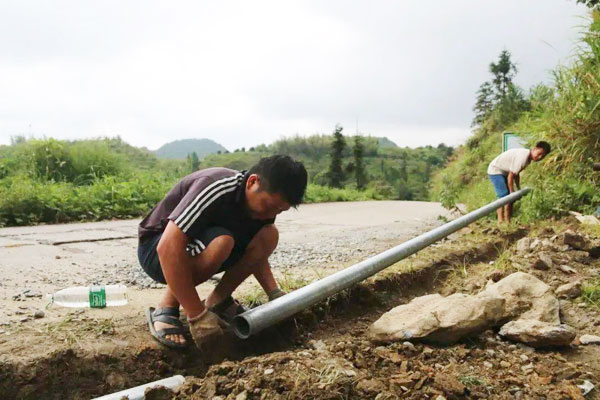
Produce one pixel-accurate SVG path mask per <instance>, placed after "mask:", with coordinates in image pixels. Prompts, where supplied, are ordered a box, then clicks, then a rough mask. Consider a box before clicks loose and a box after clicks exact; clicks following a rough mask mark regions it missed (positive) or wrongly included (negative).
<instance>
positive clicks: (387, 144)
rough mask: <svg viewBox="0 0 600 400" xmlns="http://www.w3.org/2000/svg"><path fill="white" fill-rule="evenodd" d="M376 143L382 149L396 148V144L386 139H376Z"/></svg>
mask: <svg viewBox="0 0 600 400" xmlns="http://www.w3.org/2000/svg"><path fill="white" fill-rule="evenodd" d="M377 142H378V143H379V147H381V148H382V149H383V148H386V147H398V145H397V144H396V143H394V142H392V141H391V140H390V139H388V138H386V137H378V138H377Z"/></svg>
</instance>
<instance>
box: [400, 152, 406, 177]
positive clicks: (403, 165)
mask: <svg viewBox="0 0 600 400" xmlns="http://www.w3.org/2000/svg"><path fill="white" fill-rule="evenodd" d="M400 179H401V180H402V181H403V182H404V183H406V182H407V181H408V173H407V171H406V155H405V156H404V157H402V161H401V162H400Z"/></svg>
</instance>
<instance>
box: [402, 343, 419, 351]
mask: <svg viewBox="0 0 600 400" xmlns="http://www.w3.org/2000/svg"><path fill="white" fill-rule="evenodd" d="M402 347H404V348H405V349H406V350H410V351H415V350H417V348H416V347H415V345H414V344H412V343H411V342H404V343H402Z"/></svg>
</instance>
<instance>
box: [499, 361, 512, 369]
mask: <svg viewBox="0 0 600 400" xmlns="http://www.w3.org/2000/svg"><path fill="white" fill-rule="evenodd" d="M500 366H501V367H502V368H510V366H511V364H510V363H509V362H508V361H504V360H503V361H500Z"/></svg>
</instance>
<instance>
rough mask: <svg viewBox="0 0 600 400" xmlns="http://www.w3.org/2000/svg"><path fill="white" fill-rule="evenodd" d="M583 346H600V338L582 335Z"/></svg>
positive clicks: (580, 341)
mask: <svg viewBox="0 0 600 400" xmlns="http://www.w3.org/2000/svg"><path fill="white" fill-rule="evenodd" d="M579 343H581V344H600V336H596V335H582V336H581V337H580V338H579Z"/></svg>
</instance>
